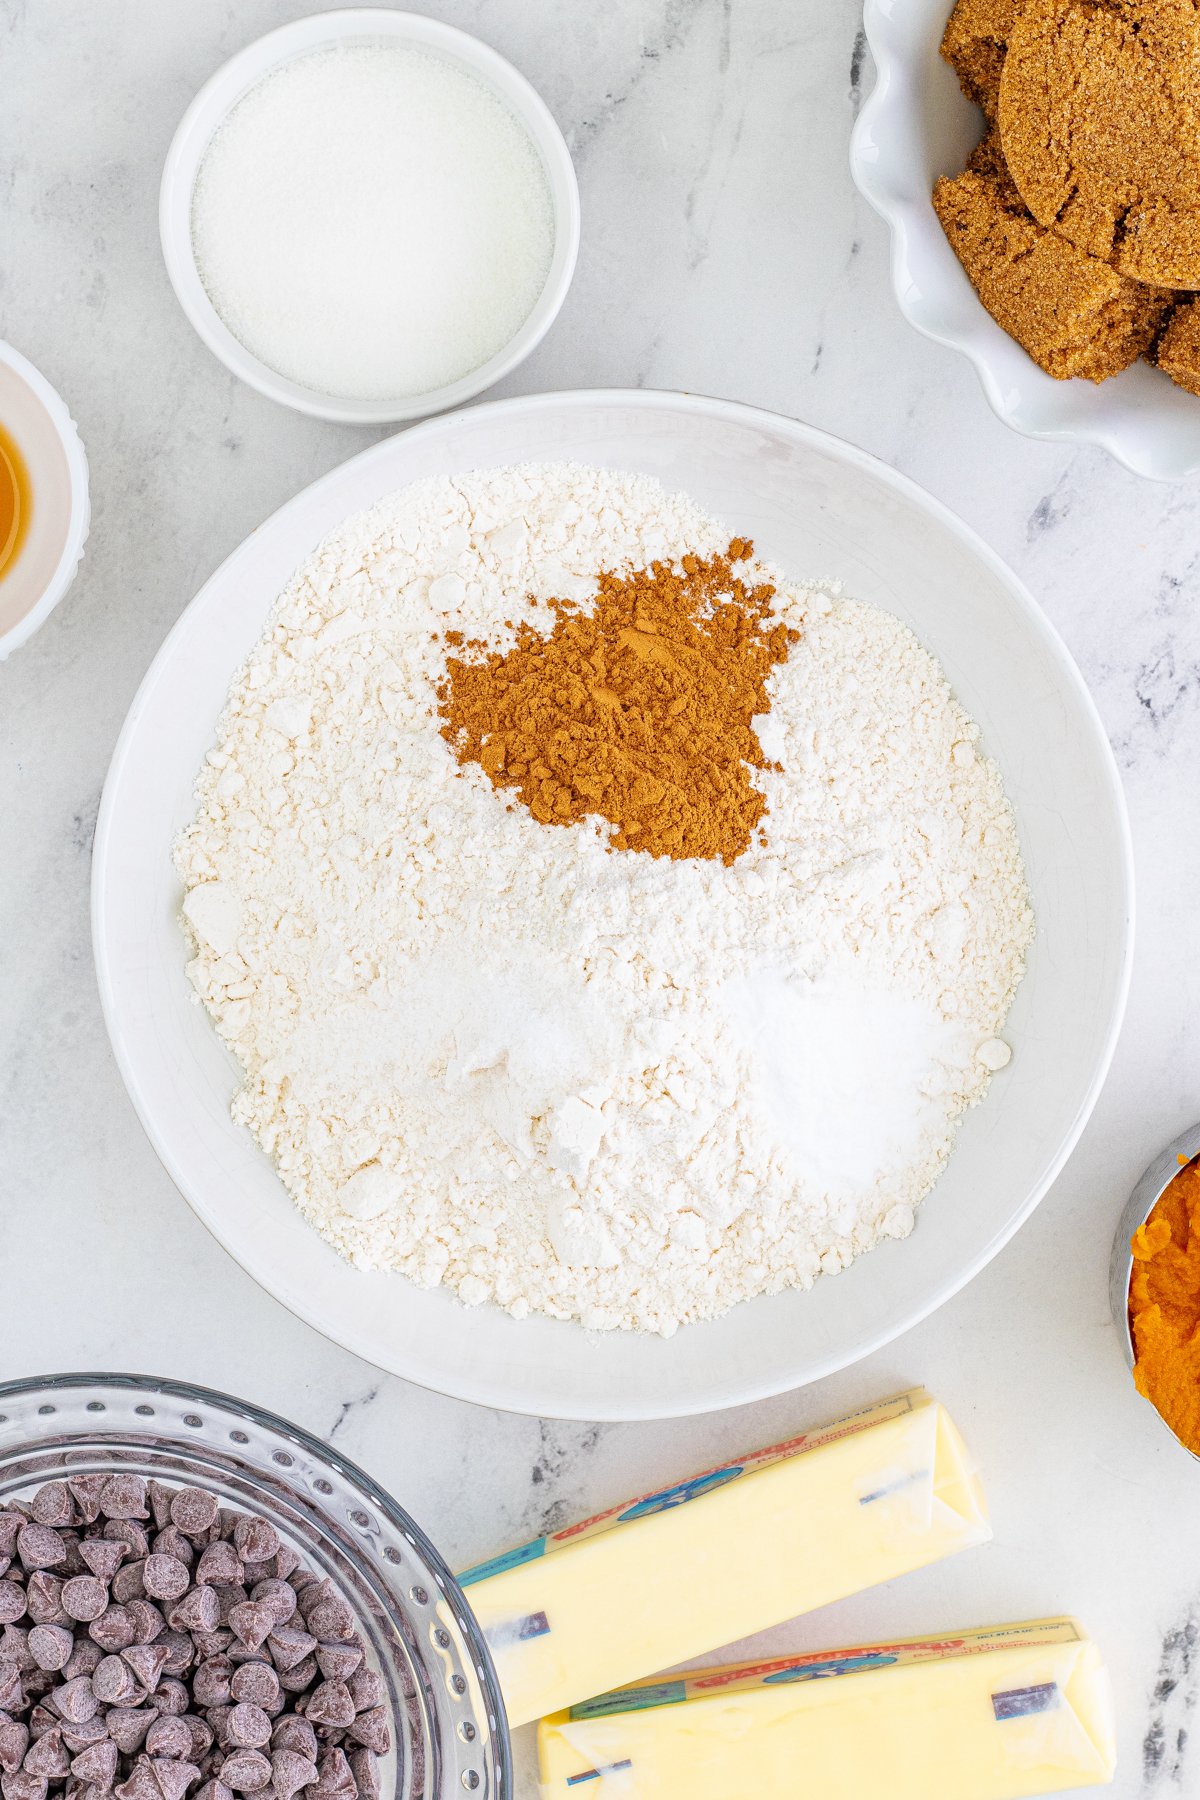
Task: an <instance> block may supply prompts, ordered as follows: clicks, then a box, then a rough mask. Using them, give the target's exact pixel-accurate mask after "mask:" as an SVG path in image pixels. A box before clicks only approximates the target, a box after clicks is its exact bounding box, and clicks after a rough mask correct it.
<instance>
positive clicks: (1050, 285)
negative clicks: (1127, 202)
mask: <svg viewBox="0 0 1200 1800" xmlns="http://www.w3.org/2000/svg"><path fill="white" fill-rule="evenodd" d="M933 204H934V210H935V211H936V213H937V215H938V218H939V219H940V220H941V224H942V229H943V231H944V232H945V233H946V236H947V238H948V239H949V241H950V243H951V245H952V246H953V248H954V251H955V254H956V255H957V256H958V259H959V261H960V262H961V263H962V265H963V268H964V269H965V270H966V272H967V274H968V276H969V277H970V280H971V283H972V285H973V287H974V288H975V290H976V292H977V293H978V295H979V297H980V299H981V300H982V301H983V304H984V305H985V306H986V307H987V309H988V311H989V312H990V313H991V315H992V317H993V318H994V319H995V320H996V323H997V324H998V325H1000V326H1002V327H1003V328H1004V330H1005V331H1007V332H1008V334H1009V336H1010V337H1012V338H1015V339H1016V341H1017V342H1018V343H1019V344H1020V345H1021V346H1022V347H1023V348H1024V349H1025V350H1027V351H1028V353H1029V355H1030V356H1032V357H1033V359H1034V361H1035V362H1036V363H1038V364H1039V365H1040V366H1041V367H1042V368H1043V369H1045V370H1046V373H1047V374H1048V375H1053V376H1055V377H1056V378H1057V379H1059V380H1062V379H1065V378H1066V377H1068V376H1071V375H1083V376H1086V377H1087V378H1088V379H1089V380H1091V381H1103V380H1104V379H1105V378H1106V377H1107V376H1109V375H1115V374H1117V373H1119V371H1120V370H1121V369H1124V368H1127V367H1128V365H1129V364H1130V363H1131V362H1133V361H1134V360H1135V358H1136V357H1138V356H1141V355H1143V354H1144V353H1145V352H1146V351H1148V350H1149V349H1150V347H1151V345H1152V344H1153V342H1154V339H1155V336H1156V334H1157V332H1158V330H1159V327H1160V326H1161V324H1162V321H1163V319H1164V318H1165V316H1166V312H1167V310H1168V307H1169V306H1170V304H1171V301H1172V298H1173V296H1171V295H1169V294H1168V295H1163V294H1162V293H1160V292H1159V291H1158V290H1157V289H1150V288H1146V287H1143V286H1142V285H1141V284H1140V283H1138V282H1134V281H1128V280H1126V279H1125V278H1124V277H1123V276H1121V275H1118V274H1117V272H1116V270H1115V269H1112V268H1110V267H1109V265H1108V264H1107V263H1104V262H1101V261H1099V259H1098V258H1096V257H1094V256H1088V255H1087V254H1086V253H1085V252H1084V251H1082V250H1078V249H1077V248H1076V247H1075V245H1074V244H1070V243H1067V241H1066V240H1065V239H1063V238H1059V237H1056V236H1055V235H1054V234H1053V233H1052V232H1049V231H1046V230H1045V229H1044V228H1043V227H1042V226H1041V225H1039V224H1038V223H1037V221H1036V220H1035V219H1033V218H1031V217H1030V215H1029V213H1028V212H1027V211H1026V209H1025V207H1024V206H1023V204H1022V202H1021V197H1020V195H1019V194H1018V193H1017V191H1016V188H1015V187H1014V186H1013V184H1012V182H1011V180H1010V179H1009V177H1008V175H1007V172H1006V170H1005V168H1004V165H1003V159H1002V157H1001V156H1000V154H999V147H998V144H997V142H996V140H995V137H994V136H993V137H992V138H989V139H985V141H984V144H983V145H981V146H980V149H979V150H978V151H977V152H976V154H975V155H974V156H973V157H972V158H971V163H970V165H969V166H968V167H967V168H966V169H965V170H964V171H963V173H962V174H961V175H958V176H955V177H954V178H952V179H949V178H943V179H942V180H941V181H939V182H938V184H937V186H936V188H935V189H934V193H933Z"/></svg>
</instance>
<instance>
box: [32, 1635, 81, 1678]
mask: <svg viewBox="0 0 1200 1800" xmlns="http://www.w3.org/2000/svg"><path fill="white" fill-rule="evenodd" d="M74 1648H75V1635H74V1633H73V1632H70V1631H68V1630H67V1629H66V1627H65V1626H64V1625H35V1626H34V1628H33V1630H32V1631H31V1632H30V1634H29V1654H30V1655H31V1656H32V1658H33V1660H34V1662H35V1663H36V1664H37V1666H38V1668H39V1669H53V1670H54V1671H55V1672H56V1673H57V1671H58V1670H59V1669H65V1668H66V1666H67V1664H68V1663H69V1662H70V1660H71V1652H72V1650H74Z"/></svg>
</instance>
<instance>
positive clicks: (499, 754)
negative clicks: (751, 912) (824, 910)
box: [438, 538, 799, 864]
mask: <svg viewBox="0 0 1200 1800" xmlns="http://www.w3.org/2000/svg"><path fill="white" fill-rule="evenodd" d="M752 549H753V546H752V545H751V544H750V543H749V542H748V541H747V540H745V539H738V538H735V539H734V541H733V542H732V543H731V544H730V546H729V550H728V553H727V554H726V555H725V556H714V557H712V558H710V559H707V560H706V559H703V558H701V557H698V556H685V557H684V558H683V559H682V563H681V564H680V566H679V567H678V568H676V567H675V566H674V565H672V564H669V563H653V564H652V565H651V566H650V568H648V569H641V570H637V571H634V572H631V573H628V574H623V575H618V574H613V573H603V574H601V575H599V576H598V577H597V594H596V599H595V602H594V604H591V605H589V606H586V607H584V606H577V605H575V604H574V603H573V602H570V601H566V600H550V601H548V602H546V603H545V606H546V611H547V616H548V622H549V626H550V629H549V631H548V632H542V631H539V630H537V629H536V628H535V627H534V626H533V625H531V624H522V625H520V626H519V627H518V628H517V631H516V642H515V644H514V645H513V647H512V648H511V649H509V650H507V651H500V650H488V649H487V647H486V645H482V644H474V643H467V644H464V643H463V640H462V637H461V634H459V633H448V634H447V642H448V644H449V645H450V647H451V649H454V650H461V651H463V652H465V654H461V655H457V656H450V657H448V658H447V661H446V677H445V680H444V681H443V682H442V684H441V686H440V687H439V690H438V702H439V710H440V713H441V716H442V719H443V721H444V723H443V725H442V736H443V737H444V738H445V739H446V741H447V742H448V743H449V744H450V745H451V747H452V748H453V750H454V752H455V755H456V756H457V758H458V761H459V762H460V763H468V762H475V763H478V764H479V765H480V767H481V768H482V769H483V771H484V773H485V774H486V775H487V776H488V778H489V780H490V781H491V782H492V785H493V786H494V787H496V788H497V789H500V790H504V789H508V788H511V789H513V790H514V791H515V793H516V794H517V796H518V797H519V798H520V799H521V800H522V801H523V802H524V804H525V805H526V806H527V807H528V808H529V811H530V812H531V813H532V815H533V817H534V818H535V819H537V820H539V822H541V823H542V824H546V825H571V824H577V823H578V822H579V821H581V820H583V819H585V818H588V817H594V816H599V817H601V818H603V819H606V820H607V821H608V822H609V824H610V825H611V826H612V827H613V830H612V833H611V837H610V840H609V846H608V847H609V848H610V849H611V850H643V851H647V852H648V853H649V854H650V855H651V856H670V857H676V858H684V857H704V858H720V860H721V861H722V862H724V863H726V864H729V863H732V862H733V861H734V860H735V859H736V858H737V857H738V856H740V855H741V853H742V851H743V850H745V849H746V848H747V847H748V845H749V843H750V841H751V837H752V836H753V834H754V832H755V830H756V829H757V828H758V827H759V824H760V821H761V819H762V816H763V814H764V812H765V811H766V800H765V797H764V796H763V794H762V792H761V791H760V789H759V788H757V787H755V786H754V784H753V783H752V781H751V772H752V770H754V769H756V768H767V767H770V766H772V765H770V764H768V762H767V759H766V757H765V755H764V753H763V749H762V745H761V744H760V742H759V739H758V735H757V733H756V731H755V729H754V725H753V720H754V718H755V716H756V715H760V714H763V713H766V712H768V711H769V710H770V698H769V696H768V694H767V688H766V683H767V680H768V677H769V676H770V674H771V672H772V670H773V669H774V668H775V666H776V665H777V664H778V663H781V662H783V661H784V660H785V659H786V657H787V654H788V651H789V649H790V647H791V645H792V644H793V643H794V642H796V640H797V639H798V637H799V633H798V632H797V631H795V630H794V629H792V628H790V627H789V626H786V625H784V624H782V623H781V622H779V621H778V620H777V619H776V618H775V617H774V616H773V613H772V601H773V600H774V597H775V589H774V588H773V587H772V586H771V585H770V583H768V582H761V581H760V582H757V583H755V584H754V585H750V584H749V583H748V582H747V581H746V580H744V579H743V578H742V575H741V574H739V573H737V572H736V571H735V567H734V565H735V564H740V563H744V562H746V560H747V559H748V558H749V557H750V555H751V552H752Z"/></svg>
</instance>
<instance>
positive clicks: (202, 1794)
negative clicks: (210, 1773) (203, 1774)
mask: <svg viewBox="0 0 1200 1800" xmlns="http://www.w3.org/2000/svg"><path fill="white" fill-rule="evenodd" d="M196 1800H233V1789H232V1788H231V1787H226V1785H225V1783H224V1782H223V1781H216V1780H212V1781H206V1782H205V1783H204V1786H203V1787H201V1788H197V1789H196Z"/></svg>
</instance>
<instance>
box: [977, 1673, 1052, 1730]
mask: <svg viewBox="0 0 1200 1800" xmlns="http://www.w3.org/2000/svg"><path fill="white" fill-rule="evenodd" d="M1059 1699H1060V1695H1059V1691H1058V1683H1057V1682H1055V1681H1043V1682H1042V1683H1041V1684H1040V1685H1039V1686H1038V1687H1027V1688H1009V1689H1008V1690H1007V1691H1006V1692H1005V1693H1003V1694H993V1695H992V1711H993V1712H994V1713H995V1715H996V1718H997V1720H998V1721H1000V1720H1004V1719H1024V1718H1027V1717H1028V1716H1029V1714H1030V1713H1044V1712H1052V1711H1053V1709H1054V1708H1055V1707H1056V1706H1057V1705H1058V1702H1059Z"/></svg>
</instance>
